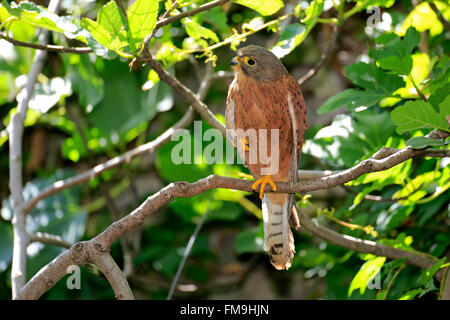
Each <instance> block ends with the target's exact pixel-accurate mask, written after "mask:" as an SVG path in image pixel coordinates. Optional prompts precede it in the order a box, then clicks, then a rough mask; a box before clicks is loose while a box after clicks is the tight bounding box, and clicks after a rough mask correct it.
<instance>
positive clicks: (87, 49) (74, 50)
mask: <svg viewBox="0 0 450 320" xmlns="http://www.w3.org/2000/svg"><path fill="white" fill-rule="evenodd" d="M0 38H2V39H4V40H6V41H8V42H10V43H12V44H13V45H15V46H20V47H28V48H33V49H37V50H42V51H49V52H60V53H77V54H86V53H90V52H92V49H91V48H90V47H64V46H55V45H52V44H42V43H31V42H23V41H19V40H15V39H13V38H11V37H8V36H7V35H5V34H3V33H0Z"/></svg>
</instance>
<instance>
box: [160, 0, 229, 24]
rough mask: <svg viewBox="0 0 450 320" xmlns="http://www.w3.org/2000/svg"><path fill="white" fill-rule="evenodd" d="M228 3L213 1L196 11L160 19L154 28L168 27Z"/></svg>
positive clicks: (223, 0) (219, 0)
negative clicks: (170, 24)
mask: <svg viewBox="0 0 450 320" xmlns="http://www.w3.org/2000/svg"><path fill="white" fill-rule="evenodd" d="M229 1H230V0H215V1H211V2H208V3H205V4H203V5H201V6H200V7H198V8H196V9H193V10H190V11H186V12H182V13H180V14H177V15H176V16H172V17H167V18H165V19H162V20H161V21H158V22H157V23H156V27H155V28H161V27H163V26H165V25H168V24H169V23H172V22H175V21H178V20H181V19H183V18H186V17H192V16H193V15H195V14H197V13H200V12H202V11H205V10H209V9H212V8H214V7H217V6H221V5H223V4H225V3H227V2H229Z"/></svg>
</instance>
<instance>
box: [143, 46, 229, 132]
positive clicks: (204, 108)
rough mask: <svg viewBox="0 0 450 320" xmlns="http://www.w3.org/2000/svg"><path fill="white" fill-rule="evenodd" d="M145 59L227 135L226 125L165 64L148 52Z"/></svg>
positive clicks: (203, 116)
mask: <svg viewBox="0 0 450 320" xmlns="http://www.w3.org/2000/svg"><path fill="white" fill-rule="evenodd" d="M143 60H144V61H145V62H146V63H147V64H148V65H149V66H150V67H151V68H152V69H153V70H155V71H156V73H157V74H158V76H159V78H160V79H161V80H163V81H164V82H166V83H167V84H168V85H169V86H170V87H171V88H172V89H173V90H174V91H175V92H177V93H178V94H179V95H180V96H182V97H183V98H184V99H185V100H186V101H187V102H188V103H189V104H190V105H191V107H192V108H194V109H195V111H197V112H198V113H199V114H200V116H201V117H202V118H203V119H204V120H205V121H206V122H208V123H209V124H210V125H211V126H213V127H214V128H216V129H218V130H220V132H222V134H223V135H225V126H224V125H223V124H222V123H221V122H219V120H217V118H216V117H215V116H214V114H213V113H212V111H211V110H210V109H209V108H208V106H207V105H206V104H204V103H203V102H202V101H201V100H200V99H198V98H197V96H196V95H195V94H194V93H193V92H192V91H191V90H190V89H189V88H187V87H186V86H185V85H184V84H182V83H181V82H180V81H179V80H178V79H177V78H175V77H174V76H172V75H171V74H170V73H168V72H167V71H166V70H165V69H164V68H163V66H162V65H161V64H160V63H159V62H158V61H156V60H155V58H154V57H153V56H152V55H151V54H150V53H148V56H147V57H145V58H143Z"/></svg>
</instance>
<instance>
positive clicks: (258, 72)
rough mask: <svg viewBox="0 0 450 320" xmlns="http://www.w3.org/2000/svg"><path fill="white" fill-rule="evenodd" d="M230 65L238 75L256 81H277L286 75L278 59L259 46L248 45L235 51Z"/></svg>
mask: <svg viewBox="0 0 450 320" xmlns="http://www.w3.org/2000/svg"><path fill="white" fill-rule="evenodd" d="M230 65H231V67H232V69H233V70H234V71H235V72H236V73H237V74H238V75H243V76H245V77H250V78H253V79H254V80H258V81H265V82H269V81H277V80H279V79H281V78H282V77H283V76H285V75H286V74H287V71H286V68H285V67H284V65H283V63H281V61H280V59H278V58H277V56H275V55H274V54H273V53H272V52H271V51H269V50H267V49H266V48H263V47H261V46H256V45H249V46H247V47H243V48H241V49H239V50H238V51H237V55H236V56H235V57H234V58H233V59H231V61H230Z"/></svg>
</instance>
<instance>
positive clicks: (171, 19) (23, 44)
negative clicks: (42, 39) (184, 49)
mask: <svg viewBox="0 0 450 320" xmlns="http://www.w3.org/2000/svg"><path fill="white" fill-rule="evenodd" d="M229 1H230V0H215V1H211V2H208V3H205V4H204V5H201V6H200V7H198V8H195V9H193V10H190V11H186V12H182V13H180V14H177V15H175V16H172V17H165V16H163V17H162V19H160V20H159V21H158V22H157V23H156V25H155V28H154V33H155V32H156V30H158V29H159V28H161V27H163V26H165V25H168V24H169V23H172V22H175V21H178V20H181V19H183V18H186V17H191V16H193V15H195V14H197V13H200V12H202V11H205V10H208V9H211V8H214V7H217V6H220V5H223V4H225V3H227V2H229ZM116 2H117V3H118V4H120V5H119V7H121V9H123V6H121V2H120V1H116ZM166 12H167V11H166ZM125 13H126V11H125ZM169 13H170V12H169ZM154 33H153V34H154ZM0 38H3V39H4V40H6V41H8V42H10V43H12V44H14V45H16V46H21V47H28V48H33V49H38V50H42V51H49V52H60V53H77V54H86V53H90V52H92V49H91V48H90V47H64V46H55V45H48V44H46V43H39V44H37V43H30V42H23V41H19V40H15V39H13V38H10V37H8V36H7V35H4V34H2V33H0ZM148 41H150V39H149V40H148Z"/></svg>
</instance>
